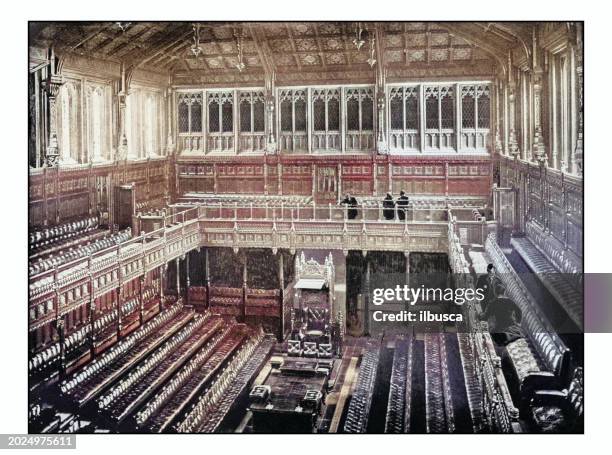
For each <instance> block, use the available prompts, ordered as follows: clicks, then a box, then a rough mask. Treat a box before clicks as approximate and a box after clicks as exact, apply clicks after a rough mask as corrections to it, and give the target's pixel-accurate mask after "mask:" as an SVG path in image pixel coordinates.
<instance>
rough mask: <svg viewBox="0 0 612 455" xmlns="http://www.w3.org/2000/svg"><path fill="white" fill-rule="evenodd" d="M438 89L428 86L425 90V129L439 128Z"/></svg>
mask: <svg viewBox="0 0 612 455" xmlns="http://www.w3.org/2000/svg"><path fill="white" fill-rule="evenodd" d="M438 92H439V91H438V89H437V88H428V89H427V90H426V91H425V126H426V127H427V129H432V130H437V129H439V127H440V126H439V125H440V124H439V114H438Z"/></svg>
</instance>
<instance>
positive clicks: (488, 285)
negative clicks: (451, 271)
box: [476, 264, 502, 313]
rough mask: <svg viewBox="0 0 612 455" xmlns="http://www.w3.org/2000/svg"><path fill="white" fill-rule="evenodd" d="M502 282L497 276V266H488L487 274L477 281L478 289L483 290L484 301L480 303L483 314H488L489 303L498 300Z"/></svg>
mask: <svg viewBox="0 0 612 455" xmlns="http://www.w3.org/2000/svg"><path fill="white" fill-rule="evenodd" d="M500 286H502V284H501V280H500V279H499V277H497V276H496V275H495V266H494V265H493V264H489V265H487V274H486V275H480V276H479V277H478V280H476V289H482V291H483V294H484V299H483V300H482V302H481V303H480V306H481V308H482V311H483V313H486V311H487V307H488V305H489V303H491V302H492V301H493V300H495V299H496V298H497V290H498V289H500Z"/></svg>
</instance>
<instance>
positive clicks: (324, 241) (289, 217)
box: [29, 203, 448, 330]
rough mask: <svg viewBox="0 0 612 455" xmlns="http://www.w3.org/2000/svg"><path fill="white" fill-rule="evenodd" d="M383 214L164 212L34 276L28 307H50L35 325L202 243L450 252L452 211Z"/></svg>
mask: <svg viewBox="0 0 612 455" xmlns="http://www.w3.org/2000/svg"><path fill="white" fill-rule="evenodd" d="M381 211H382V209H381V208H380V207H362V208H360V209H358V212H359V213H358V215H357V219H349V217H348V210H347V208H346V207H345V206H337V205H331V204H329V205H326V206H324V207H322V210H321V207H318V205H317V204H315V203H311V204H294V205H288V206H285V205H283V204H281V206H280V207H278V206H270V205H263V206H262V205H251V204H249V205H238V204H234V205H230V206H229V207H228V206H227V205H226V206H224V205H219V204H210V205H206V204H202V205H197V206H194V207H188V208H183V210H180V211H179V210H174V213H170V214H167V215H163V214H162V215H160V220H159V225H161V226H162V227H161V228H159V229H156V230H151V231H150V232H146V231H147V230H148V229H146V227H141V229H139V230H138V231H139V232H140V234H139V235H138V236H135V237H133V238H131V239H130V240H128V241H125V242H122V243H119V244H117V245H113V246H112V247H109V248H106V249H104V250H101V251H98V252H95V253H92V254H90V255H88V256H86V257H82V258H78V259H75V260H73V261H69V262H66V263H64V264H61V265H58V266H56V267H55V268H53V269H51V270H47V271H45V272H42V273H39V274H36V275H32V276H31V277H30V288H29V290H30V302H29V304H30V308H37V309H38V308H39V307H41V308H42V309H43V310H44V311H40V312H38V311H37V313H36V314H39V313H40V314H39V317H37V318H35V319H34V320H32V321H31V323H30V330H34V329H36V328H38V327H41V326H42V325H44V324H47V323H49V322H50V321H52V320H54V319H57V318H59V317H61V316H62V315H64V314H66V313H68V312H69V311H72V310H74V309H76V308H78V307H80V306H82V305H85V304H88V303H90V302H91V300H92V299H95V298H97V297H99V296H102V295H104V294H106V293H108V292H110V291H112V290H113V289H117V288H119V287H121V285H122V284H123V283H126V282H128V281H130V280H133V279H135V278H138V277H140V276H143V275H144V274H145V273H147V272H149V271H151V270H154V269H156V268H158V267H161V266H162V265H164V264H166V263H168V262H170V261H172V260H175V259H176V258H179V257H183V256H184V255H185V254H186V253H188V252H189V251H191V250H193V249H196V248H199V247H207V246H208V247H211V246H219V247H229V248H234V249H239V248H254V247H257V248H272V249H273V250H277V249H280V248H282V249H288V250H291V251H296V250H297V249H312V248H314V249H338V250H342V251H345V252H348V251H349V250H371V251H420V252H439V253H444V252H446V251H447V248H448V235H447V229H448V223H447V221H446V219H447V212H446V209H443V208H433V209H430V208H419V209H413V210H412V215H411V217H410V219H408V217H406V219H405V220H404V221H401V222H400V221H386V220H384V219H382V218H381V215H380V214H381ZM413 219H414V220H415V221H413Z"/></svg>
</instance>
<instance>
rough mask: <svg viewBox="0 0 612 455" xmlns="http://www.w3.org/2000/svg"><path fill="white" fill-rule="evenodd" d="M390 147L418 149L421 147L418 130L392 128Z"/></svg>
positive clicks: (395, 148)
mask: <svg viewBox="0 0 612 455" xmlns="http://www.w3.org/2000/svg"><path fill="white" fill-rule="evenodd" d="M389 148H390V149H391V150H400V151H401V150H405V151H417V150H419V149H420V148H421V143H420V138H419V132H418V131H417V130H406V131H404V130H391V131H390V132H389Z"/></svg>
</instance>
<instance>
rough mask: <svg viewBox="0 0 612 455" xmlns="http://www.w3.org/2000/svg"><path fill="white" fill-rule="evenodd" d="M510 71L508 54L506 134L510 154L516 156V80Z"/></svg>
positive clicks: (509, 55)
mask: <svg viewBox="0 0 612 455" xmlns="http://www.w3.org/2000/svg"><path fill="white" fill-rule="evenodd" d="M512 73H513V70H512V57H511V54H508V123H509V131H510V133H509V136H508V149H509V151H510V155H511V156H513V157H515V158H518V156H519V155H520V153H521V152H520V150H519V146H518V143H517V141H516V117H515V106H516V104H515V103H516V82H515V81H514V77H513V75H512Z"/></svg>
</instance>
